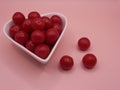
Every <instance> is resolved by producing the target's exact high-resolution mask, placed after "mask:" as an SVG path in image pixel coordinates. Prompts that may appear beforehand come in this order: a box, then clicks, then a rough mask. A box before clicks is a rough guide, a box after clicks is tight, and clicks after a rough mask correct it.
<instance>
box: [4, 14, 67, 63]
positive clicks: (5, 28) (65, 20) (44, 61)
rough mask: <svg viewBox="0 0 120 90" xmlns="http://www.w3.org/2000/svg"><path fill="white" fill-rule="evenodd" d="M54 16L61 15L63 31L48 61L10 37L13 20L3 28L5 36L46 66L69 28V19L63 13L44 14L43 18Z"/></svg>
mask: <svg viewBox="0 0 120 90" xmlns="http://www.w3.org/2000/svg"><path fill="white" fill-rule="evenodd" d="M52 15H59V16H60V17H61V19H62V22H63V31H62V33H61V35H60V36H59V38H58V40H57V41H56V43H55V45H54V47H53V48H52V50H51V52H50V54H49V55H48V57H47V58H46V59H42V58H40V57H38V56H37V55H35V54H34V53H32V52H31V51H29V50H28V49H26V48H25V47H24V46H22V45H20V44H19V43H17V42H16V41H15V40H13V39H12V38H11V37H10V35H9V28H10V27H11V26H12V25H13V22H12V20H9V21H8V22H7V23H6V24H5V25H4V27H3V32H4V34H5V36H6V37H7V38H8V39H9V40H10V41H11V42H12V43H13V44H14V45H16V46H17V47H18V48H20V49H22V50H23V51H24V52H26V53H27V54H29V55H30V56H31V57H33V58H34V59H35V60H37V61H39V62H41V63H43V64H45V63H47V62H48V61H49V60H50V58H51V56H52V55H53V53H54V51H55V49H56V48H57V46H58V44H59V42H60V40H61V38H62V36H63V34H64V32H65V30H66V27H67V18H66V17H65V16H64V15H63V14H61V13H56V12H52V13H47V14H42V15H41V16H47V17H51V16H52Z"/></svg>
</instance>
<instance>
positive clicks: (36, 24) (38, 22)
mask: <svg viewBox="0 0 120 90" xmlns="http://www.w3.org/2000/svg"><path fill="white" fill-rule="evenodd" d="M44 27H45V23H44V21H43V20H42V19H41V18H35V19H34V20H32V28H33V29H34V30H43V29H44Z"/></svg>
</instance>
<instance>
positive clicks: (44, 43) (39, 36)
mask: <svg viewBox="0 0 120 90" xmlns="http://www.w3.org/2000/svg"><path fill="white" fill-rule="evenodd" d="M12 21H13V25H12V26H11V27H10V29H9V34H10V36H11V37H12V38H13V39H14V40H15V41H16V42H18V43H19V44H21V45H23V46H24V47H26V48H27V49H28V50H30V51H31V52H33V53H35V54H36V55H37V56H39V57H40V58H43V59H45V58H47V56H48V55H49V53H50V51H51V49H52V47H53V46H54V44H55V43H56V41H57V40H58V38H59V36H60V34H61V32H62V28H63V22H62V19H61V17H60V16H58V15H53V16H51V17H50V18H49V17H47V16H41V15H40V14H39V13H38V12H36V11H33V12H30V13H29V14H28V17H27V18H25V16H24V15H23V13H21V12H16V13H14V14H13V16H12ZM78 47H79V49H80V50H82V51H86V50H88V49H89V47H90V40H89V39H88V38H87V37H82V38H80V39H79V40H78ZM59 63H60V67H61V68H62V69H63V70H70V69H71V68H72V67H73V65H74V60H73V58H72V57H71V56H69V55H64V56H63V57H62V58H61V59H60V62H59ZM82 63H83V65H84V66H85V67H86V68H88V69H91V68H93V67H94V66H95V65H96V63H97V58H96V56H95V55H93V54H91V53H88V54H86V55H85V56H84V57H83V58H82Z"/></svg>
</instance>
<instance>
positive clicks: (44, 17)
mask: <svg viewBox="0 0 120 90" xmlns="http://www.w3.org/2000/svg"><path fill="white" fill-rule="evenodd" d="M42 20H43V22H44V23H45V27H44V28H45V29H48V28H51V27H52V25H53V24H52V21H51V19H49V18H48V17H47V16H43V17H42Z"/></svg>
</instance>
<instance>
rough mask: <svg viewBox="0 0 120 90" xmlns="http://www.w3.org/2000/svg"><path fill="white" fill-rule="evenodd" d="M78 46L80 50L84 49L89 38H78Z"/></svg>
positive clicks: (88, 42)
mask: <svg viewBox="0 0 120 90" xmlns="http://www.w3.org/2000/svg"><path fill="white" fill-rule="evenodd" d="M78 47H79V48H80V50H82V51H86V50H87V49H88V48H89V47H90V40H89V39H88V38H86V37H82V38H80V39H79V40H78Z"/></svg>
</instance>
